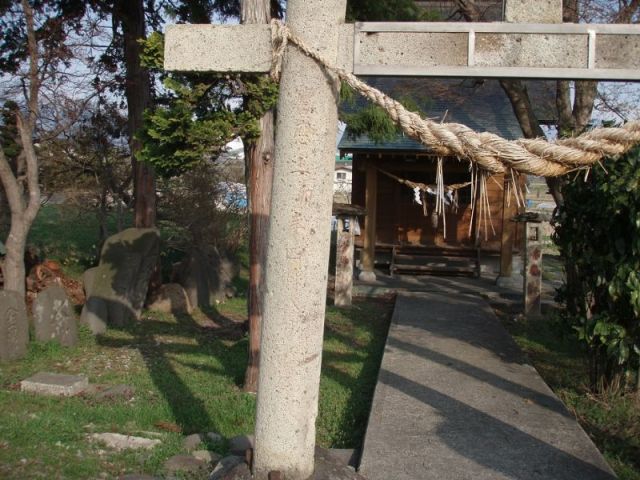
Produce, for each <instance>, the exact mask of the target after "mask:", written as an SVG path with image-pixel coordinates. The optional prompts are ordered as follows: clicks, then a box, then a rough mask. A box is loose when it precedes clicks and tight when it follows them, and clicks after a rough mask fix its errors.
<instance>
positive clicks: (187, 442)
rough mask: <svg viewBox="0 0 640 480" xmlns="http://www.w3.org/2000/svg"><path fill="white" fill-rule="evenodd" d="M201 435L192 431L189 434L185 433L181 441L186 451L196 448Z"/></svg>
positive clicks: (200, 441) (199, 442)
mask: <svg viewBox="0 0 640 480" xmlns="http://www.w3.org/2000/svg"><path fill="white" fill-rule="evenodd" d="M202 440H203V438H202V435H200V434H199V433H192V434H191V435H187V436H186V437H184V440H183V441H182V445H183V447H184V449H185V450H186V451H187V452H191V451H193V450H195V449H196V448H198V446H199V445H200V444H201V443H202Z"/></svg>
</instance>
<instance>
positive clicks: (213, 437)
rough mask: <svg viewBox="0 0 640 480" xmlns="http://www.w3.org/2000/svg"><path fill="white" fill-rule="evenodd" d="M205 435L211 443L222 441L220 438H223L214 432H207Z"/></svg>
mask: <svg viewBox="0 0 640 480" xmlns="http://www.w3.org/2000/svg"><path fill="white" fill-rule="evenodd" d="M207 437H209V440H211V441H212V442H213V443H222V440H224V437H223V436H222V435H220V434H219V433H216V432H209V433H207Z"/></svg>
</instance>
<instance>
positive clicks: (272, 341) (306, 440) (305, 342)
mask: <svg viewBox="0 0 640 480" xmlns="http://www.w3.org/2000/svg"><path fill="white" fill-rule="evenodd" d="M345 11H346V0H290V1H289V2H288V4H287V25H288V27H289V28H290V29H291V30H292V31H293V32H294V33H296V34H298V35H300V36H301V37H302V38H304V40H305V42H306V43H307V45H309V46H310V47H311V48H316V49H318V50H319V51H320V52H321V53H322V54H323V55H324V56H326V57H327V58H328V59H330V60H331V61H334V60H335V59H336V58H337V52H338V26H339V25H340V24H341V23H343V21H344V15H345ZM338 87H339V85H338V83H337V82H336V81H335V80H334V79H333V78H331V77H330V76H329V75H327V72H326V71H325V70H323V69H322V68H321V67H320V66H319V65H317V64H316V63H315V62H314V61H313V60H311V59H309V58H308V57H306V56H305V55H304V54H302V53H301V52H300V51H299V50H298V49H297V48H295V47H292V46H289V48H288V49H287V53H286V56H285V59H284V64H283V69H282V78H281V82H280V98H279V101H278V107H277V108H278V118H277V123H276V146H275V157H276V158H277V159H278V161H277V162H276V164H275V167H274V179H273V192H272V202H271V205H272V207H271V222H270V226H269V235H268V238H269V243H268V247H267V261H266V268H265V274H266V295H265V298H264V311H263V315H264V317H263V318H264V319H263V325H262V339H261V357H260V373H259V382H258V385H259V389H258V399H257V400H258V404H257V416H256V445H255V452H254V453H255V456H254V459H255V461H254V465H253V467H254V472H253V473H254V477H255V478H257V479H260V480H262V479H266V478H267V477H268V474H269V472H272V471H278V472H280V473H281V474H282V475H283V476H284V478H286V479H287V480H302V479H307V478H308V477H309V476H310V475H311V474H312V473H313V468H314V450H315V435H316V428H315V422H316V416H317V411H318V392H319V385H320V364H321V358H322V338H323V328H324V313H325V302H326V293H327V271H328V264H329V247H330V229H331V204H332V198H333V195H332V192H333V172H334V163H335V138H336V133H337V125H338V110H337V100H338Z"/></svg>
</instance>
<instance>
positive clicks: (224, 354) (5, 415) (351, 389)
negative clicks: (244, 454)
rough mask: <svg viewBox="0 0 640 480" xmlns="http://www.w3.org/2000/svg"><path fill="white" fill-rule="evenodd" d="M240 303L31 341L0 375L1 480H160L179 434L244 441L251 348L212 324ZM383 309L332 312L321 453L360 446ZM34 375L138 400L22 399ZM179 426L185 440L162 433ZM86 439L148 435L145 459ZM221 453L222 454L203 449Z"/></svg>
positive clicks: (384, 323) (238, 311) (250, 414)
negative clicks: (156, 479)
mask: <svg viewBox="0 0 640 480" xmlns="http://www.w3.org/2000/svg"><path fill="white" fill-rule="evenodd" d="M245 308H246V304H245V303H244V300H243V299H233V300H232V301H229V302H225V303H224V304H221V305H218V306H217V307H216V309H215V310H214V309H212V310H211V311H209V312H208V313H207V314H205V313H203V312H196V313H194V314H193V315H192V316H187V315H184V316H179V317H174V316H172V315H161V314H155V313H154V314H150V313H146V314H145V315H144V316H143V320H142V321H140V322H138V323H136V324H134V325H132V326H131V327H129V328H126V329H121V330H115V329H112V330H109V331H108V332H107V334H106V335H104V336H100V337H93V336H92V335H91V334H89V333H88V332H87V331H86V330H82V331H81V337H80V342H79V345H78V346H77V347H74V348H70V349H66V348H62V347H59V346H56V345H54V344H37V343H31V345H30V347H29V353H28V356H27V357H26V358H25V359H23V360H21V361H18V362H13V363H8V364H2V365H0V478H3V479H4V478H6V479H12V478H15V479H24V478H39V477H42V478H97V477H98V476H99V475H100V474H101V473H105V474H106V475H107V476H108V477H109V478H112V477H117V476H118V475H120V474H121V473H124V472H145V473H149V474H157V473H158V472H159V471H160V469H161V467H162V464H163V462H164V461H165V460H166V459H167V458H168V457H169V456H171V455H174V454H177V453H181V442H182V437H183V435H184V434H189V433H194V432H207V431H215V432H218V433H220V434H221V435H223V436H224V437H226V438H229V437H232V436H235V435H239V434H245V433H250V432H252V431H253V426H254V410H255V397H254V396H253V395H250V394H246V393H244V392H242V390H241V388H240V384H241V382H242V380H243V375H244V369H245V365H246V352H247V339H246V338H245V337H242V338H240V339H236V340H233V339H224V338H220V336H217V335H216V332H215V331H214V330H213V329H211V328H205V327H202V326H201V325H204V324H205V322H206V321H207V320H209V321H210V320H213V321H215V322H216V323H218V324H220V323H223V324H225V322H227V324H228V322H229V320H228V319H232V318H235V319H237V318H239V317H240V316H241V315H245V314H244V309H245ZM390 309H391V305H390V304H378V303H356V304H355V305H354V306H353V307H350V308H346V309H336V308H332V307H328V312H327V321H326V330H325V346H324V360H323V370H322V380H321V393H320V409H319V418H318V436H317V438H318V443H319V444H320V445H321V446H324V447H356V446H359V445H360V443H361V442H362V436H363V433H364V428H365V425H366V421H367V416H368V412H369V407H370V402H371V397H372V393H373V388H374V386H375V378H376V374H377V369H378V367H379V363H380V358H381V355H382V350H383V346H384V337H385V335H386V330H387V328H388V322H389V317H390ZM38 371H50V372H59V373H71V374H78V373H82V374H86V375H88V376H89V380H90V382H91V383H96V384H108V385H114V384H118V383H126V384H129V385H132V386H133V387H134V388H135V396H134V398H133V399H131V400H129V401H127V400H125V399H119V400H108V401H97V400H96V399H95V398H93V397H89V396H87V397H73V398H47V397H42V396H36V395H32V394H25V393H21V392H20V391H19V389H18V382H19V381H20V380H22V379H24V378H27V377H28V376H30V375H32V374H34V373H36V372H38ZM167 424H168V425H175V426H177V427H179V428H180V429H181V432H180V433H178V432H172V431H167V430H166V429H164V428H162V427H160V426H161V425H167ZM91 432H120V433H126V434H140V435H142V436H145V435H148V433H145V432H156V433H158V434H159V435H160V436H161V438H162V445H161V446H160V447H157V448H155V449H153V450H151V451H143V452H133V451H132V452H129V453H114V452H112V451H110V450H109V449H107V448H105V447H101V446H100V445H97V444H95V443H92V442H89V441H87V438H86V437H87V434H89V433H91ZM209 447H211V448H213V449H215V450H216V451H218V452H220V453H224V451H225V448H226V446H225V445H209Z"/></svg>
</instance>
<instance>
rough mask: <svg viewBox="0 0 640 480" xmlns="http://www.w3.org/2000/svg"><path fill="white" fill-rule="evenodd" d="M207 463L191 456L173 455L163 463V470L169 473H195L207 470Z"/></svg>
mask: <svg viewBox="0 0 640 480" xmlns="http://www.w3.org/2000/svg"><path fill="white" fill-rule="evenodd" d="M207 466H208V464H207V462H205V461H203V460H199V459H197V458H195V457H193V456H191V455H174V456H173V457H171V458H169V459H168V460H167V461H166V462H164V469H165V470H166V471H167V472H169V473H176V472H185V473H197V472H199V471H201V470H205V469H206V468H207Z"/></svg>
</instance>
